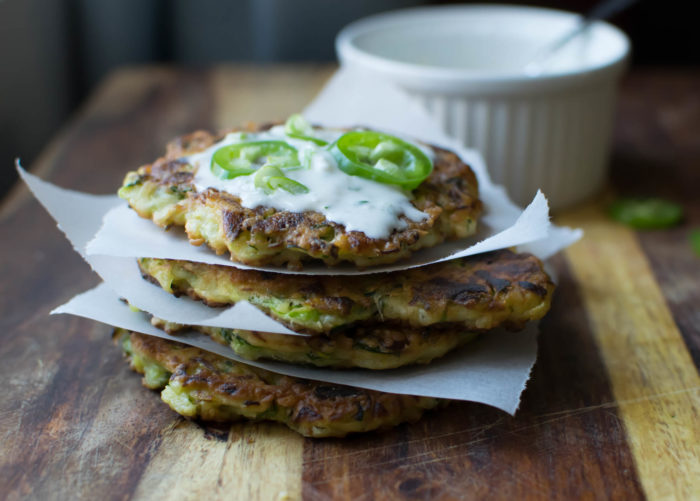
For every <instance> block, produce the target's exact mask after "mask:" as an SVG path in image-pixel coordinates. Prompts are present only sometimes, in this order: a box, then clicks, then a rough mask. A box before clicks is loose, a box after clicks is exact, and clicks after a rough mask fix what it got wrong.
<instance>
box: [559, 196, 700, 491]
mask: <svg viewBox="0 0 700 501" xmlns="http://www.w3.org/2000/svg"><path fill="white" fill-rule="evenodd" d="M563 221H564V222H565V223H566V224H571V225H574V226H578V227H581V228H583V229H584V231H585V232H586V238H585V239H583V240H582V241H581V242H579V243H577V244H576V245H574V246H572V247H571V248H570V249H567V251H566V256H567V257H568V258H569V260H570V262H571V267H572V270H573V272H574V275H575V277H576V279H577V281H578V283H580V284H581V288H582V295H583V299H584V301H585V304H586V309H587V311H588V314H589V320H590V322H591V325H592V332H593V334H594V336H595V339H596V341H597V343H598V344H599V346H600V351H601V353H602V355H603V359H604V361H605V367H606V370H607V372H608V377H609V379H610V382H611V385H612V388H613V394H614V396H615V399H616V401H617V402H618V405H619V406H620V414H621V416H622V419H623V422H624V425H625V428H626V430H627V433H628V436H629V443H630V445H631V447H632V450H633V453H634V456H635V462H636V464H637V468H638V470H639V474H640V480H641V482H642V484H643V485H644V490H645V492H646V493H647V495H649V496H650V497H651V498H654V499H659V498H674V499H691V497H692V496H693V495H695V494H697V493H700V462H699V461H698V454H699V453H700V426H698V423H699V422H700V421H699V420H698V418H699V417H700V377H698V373H697V370H696V368H695V366H694V365H693V361H692V359H691V357H690V354H689V352H688V349H687V347H686V345H685V342H684V341H683V337H682V336H681V334H680V332H679V330H678V328H677V327H676V324H675V322H674V321H673V318H672V315H671V313H670V311H669V309H668V308H667V306H666V304H665V301H664V297H663V295H662V293H661V291H660V289H659V286H658V285H657V283H656V281H655V279H654V276H653V273H652V271H651V268H650V266H649V263H648V261H647V259H646V258H645V256H644V254H643V252H642V250H641V249H640V247H639V244H638V241H637V239H636V237H635V235H634V233H633V232H632V231H631V230H629V229H627V228H624V227H622V226H621V225H618V224H615V223H614V222H612V221H610V220H609V219H608V218H607V217H606V216H605V214H604V212H603V210H602V208H601V206H600V205H592V206H590V207H586V208H584V209H581V210H579V211H577V212H576V213H575V214H571V215H569V216H568V217H566V218H563ZM670 477H677V479H676V481H675V482H669V481H668V478H670Z"/></svg>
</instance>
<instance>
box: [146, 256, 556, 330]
mask: <svg viewBox="0 0 700 501" xmlns="http://www.w3.org/2000/svg"><path fill="white" fill-rule="evenodd" d="M139 265H140V267H141V271H142V273H143V274H144V277H145V278H147V279H148V280H151V281H153V282H155V283H156V284H158V285H160V286H161V287H162V288H163V289H164V290H166V291H167V292H170V293H173V294H175V295H182V294H187V295H189V296H191V297H193V298H195V299H201V300H202V301H204V302H205V303H207V304H208V305H210V306H223V305H229V304H233V303H235V302H237V301H242V300H245V301H248V302H250V303H251V304H253V305H255V306H257V307H258V308H260V309H261V310H263V311H264V312H265V313H267V314H268V315H270V316H271V317H273V318H275V319H276V320H278V321H280V322H282V323H284V324H286V325H288V326H289V327H290V328H291V329H294V330H296V331H299V332H308V333H311V334H317V333H329V332H331V331H333V330H334V329H338V328H340V327H347V326H350V325H352V324H355V323H358V322H371V323H373V324H377V323H379V322H394V323H401V324H404V325H408V326H411V327H414V328H419V327H426V326H435V325H443V326H445V325H446V324H459V328H460V330H469V331H472V330H486V329H492V328H495V327H499V326H504V327H507V328H511V329H517V328H521V327H522V326H523V325H524V324H525V323H526V322H528V321H530V320H537V319H539V318H541V317H542V316H544V314H545V313H546V312H547V311H548V310H549V306H550V303H551V297H552V292H553V290H554V284H553V283H552V281H551V280H550V278H549V276H548V275H547V273H545V271H544V270H543V269H542V263H541V262H540V261H539V259H537V258H536V257H535V256H532V255H530V254H516V253H513V252H512V251H509V250H502V251H496V252H490V253H487V254H479V255H476V256H470V257H467V258H463V259H457V260H453V261H446V262H443V263H438V264H434V265H431V266H425V267H422V268H413V269H410V270H406V271H402V272H396V273H383V274H376V275H354V276H327V275H324V276H308V275H287V274H278V273H268V272H260V271H255V270H240V269H237V268H233V267H230V266H217V265H209V264H203V263H193V262H189V261H174V260H165V259H150V258H149V259H145V258H144V259H140V260H139ZM450 327H451V328H452V329H454V328H455V327H456V326H455V325H451V326H450Z"/></svg>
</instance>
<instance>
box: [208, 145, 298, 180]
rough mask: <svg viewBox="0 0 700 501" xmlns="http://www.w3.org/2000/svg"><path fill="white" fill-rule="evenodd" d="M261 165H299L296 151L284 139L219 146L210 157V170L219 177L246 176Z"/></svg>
mask: <svg viewBox="0 0 700 501" xmlns="http://www.w3.org/2000/svg"><path fill="white" fill-rule="evenodd" d="M263 165H274V166H277V167H292V166H295V165H299V157H298V152H297V150H296V148H294V147H293V146H290V145H288V144H287V143H285V142H284V141H249V142H244V143H236V144H230V145H228V146H224V147H222V148H219V149H218V150H216V151H215V152H214V155H212V158H211V171H212V172H213V173H214V174H215V175H216V176H217V177H219V178H221V179H233V178H235V177H238V176H247V175H249V174H252V173H253V172H255V171H257V170H258V169H259V168H260V167H261V166H263Z"/></svg>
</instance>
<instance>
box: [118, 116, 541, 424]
mask: <svg viewBox="0 0 700 501" xmlns="http://www.w3.org/2000/svg"><path fill="white" fill-rule="evenodd" d="M258 130H259V129H258ZM219 139H220V138H218V137H214V136H212V135H210V134H208V133H204V132H197V133H194V134H191V135H189V136H185V137H183V138H180V139H178V140H176V141H175V142H173V143H171V144H170V145H169V147H168V150H167V154H166V156H164V157H163V158H160V159H159V160H157V161H156V162H155V163H153V164H151V165H146V166H144V167H141V168H140V169H138V170H137V171H135V172H130V173H129V174H128V175H127V176H126V179H125V181H124V185H123V186H122V188H121V190H120V192H119V194H120V196H121V197H122V198H125V199H126V200H127V201H128V202H129V204H130V206H131V207H132V208H133V209H135V210H136V211H137V212H138V213H139V214H140V215H141V216H142V217H145V218H149V219H152V220H153V221H154V222H155V223H157V224H158V225H160V226H162V227H165V228H168V227H170V226H182V227H184V229H185V231H186V233H187V235H188V236H189V238H190V242H191V243H193V244H195V245H201V244H206V245H208V246H209V247H211V248H212V249H213V250H214V251H216V252H217V253H224V252H226V253H229V254H230V256H231V259H232V260H233V261H236V262H242V263H245V264H248V265H263V264H264V265H277V266H281V265H286V266H288V267H290V268H297V269H298V268H301V267H302V266H303V264H304V263H305V262H307V261H317V262H318V261H319V260H320V261H323V262H325V263H326V264H328V265H336V264H338V263H341V262H351V263H354V264H356V265H358V266H364V267H367V266H372V265H379V264H386V263H390V262H396V261H399V260H400V259H403V258H405V257H407V256H408V255H410V254H411V253H412V252H413V251H415V250H417V249H419V248H422V247H428V246H433V245H436V244H439V243H440V242H442V241H444V240H445V239H455V238H464V237H466V236H469V235H471V234H473V233H474V232H475V231H476V225H477V223H476V221H477V219H478V217H479V215H480V213H481V203H480V201H479V199H478V187H477V182H476V178H475V176H474V174H473V172H472V171H471V169H470V168H469V167H468V166H467V165H466V164H464V163H463V162H461V160H460V159H459V158H458V157H457V156H456V155H454V154H453V153H451V152H448V151H446V150H442V149H438V148H432V152H433V156H432V158H433V170H432V172H431V174H430V175H429V177H428V178H427V179H426V180H425V181H423V182H422V183H421V184H420V185H419V186H418V187H417V188H415V189H414V190H413V191H412V193H411V194H412V203H413V205H414V206H415V207H416V208H418V209H419V210H421V211H422V212H424V213H425V214H427V215H428V217H427V218H425V219H424V220H422V221H420V222H412V221H408V220H407V222H406V224H405V228H404V229H401V230H396V231H394V232H393V233H392V234H391V235H390V237H389V238H387V239H375V238H369V237H367V236H366V235H365V234H364V233H361V232H358V231H352V232H347V231H346V230H345V228H344V227H343V226H342V225H339V224H337V223H334V222H332V221H328V220H327V219H326V218H325V217H324V216H323V215H322V214H320V213H319V212H303V213H295V212H288V211H283V210H275V209H273V208H270V207H257V208H255V209H250V208H245V207H243V206H242V205H241V201H240V199H239V198H238V197H236V196H235V195H232V194H229V193H226V192H223V191H219V190H216V189H213V188H208V189H206V190H198V189H197V187H196V186H195V183H194V182H193V178H194V175H195V174H196V170H195V169H194V168H193V167H192V166H191V165H189V164H188V163H187V162H186V161H183V158H185V157H187V156H188V155H191V154H193V153H196V152H199V151H202V150H204V149H206V148H208V147H210V146H211V145H213V144H215V143H216V142H217V141H218V140H219ZM139 266H140V268H141V271H142V274H143V277H144V278H145V279H147V280H149V281H151V282H153V283H154V284H156V285H158V286H160V287H162V288H163V289H164V290H165V291H167V292H169V293H172V294H174V295H177V296H179V295H188V296H190V297H192V298H194V299H197V300H201V301H203V302H205V303H206V304H207V305H208V306H210V307H212V308H218V307H226V306H229V305H232V304H234V303H236V302H238V301H243V300H245V301H248V302H249V303H251V304H253V305H254V306H256V307H258V308H259V309H261V310H262V311H264V312H265V313H266V314H268V315H269V316H271V317H272V318H274V319H275V320H277V321H279V322H281V323H283V324H285V325H286V326H287V327H289V328H290V329H292V330H295V331H297V332H299V333H303V334H305V336H293V335H285V334H272V333H267V332H256V331H248V330H240V329H235V328H231V329H223V328H213V327H205V326H184V325H180V324H173V323H171V322H168V321H166V320H162V319H158V318H153V319H152V323H153V324H154V325H156V326H158V327H160V328H162V329H163V330H165V331H167V332H169V333H174V332H177V331H179V330H182V329H185V328H187V329H195V330H197V331H200V332H201V333H203V334H205V335H208V336H210V337H211V338H212V339H214V340H216V341H218V342H220V343H222V344H225V345H228V346H230V347H231V348H232V349H233V350H234V351H235V352H236V353H237V354H238V355H239V356H241V357H243V358H246V359H249V360H258V359H269V360H277V361H282V362H287V363H292V364H304V365H308V366H316V367H328V368H355V367H357V368H363V369H372V370H380V369H392V368H396V367H400V366H403V365H408V364H427V363H429V362H431V361H432V360H434V359H435V358H438V357H441V356H443V355H445V354H446V353H447V352H449V351H450V350H452V349H454V348H456V347H458V346H460V345H462V344H464V343H466V342H468V341H471V340H472V339H474V338H475V337H476V336H478V335H480V334H483V335H488V331H489V330H491V329H494V328H497V327H506V328H508V329H520V328H522V327H523V326H524V325H525V323H526V322H528V321H532V320H537V319H539V318H541V317H542V316H543V315H544V314H545V313H546V312H547V310H548V309H549V305H550V301H551V296H552V292H553V289H554V286H553V284H552V282H551V280H550V279H549V277H548V276H547V274H546V273H545V272H544V271H543V269H542V264H541V262H540V261H539V260H538V259H537V258H536V257H534V256H532V255H527V254H516V253H513V252H511V251H509V250H502V251H497V252H492V253H488V254H481V255H477V256H473V257H469V258H463V259H457V260H452V261H446V262H441V263H438V264H433V265H429V266H425V267H420V268H413V269H410V270H406V271H400V272H393V273H377V274H369V275H350V276H333V275H303V274H282V273H270V272H263V271H256V270H250V269H246V270H243V269H238V268H235V267H230V266H217V265H209V264H203V263H195V262H188V261H174V260H167V259H153V258H142V259H139ZM116 337H117V338H118V339H119V340H120V342H121V345H122V347H123V349H124V351H125V353H126V354H127V355H128V356H129V357H130V359H131V366H132V368H134V369H135V370H137V371H138V372H141V373H143V374H144V384H145V385H146V386H148V387H150V388H154V389H156V388H157V389H162V393H161V396H162V398H163V400H164V401H166V402H167V403H168V404H169V405H170V406H171V407H172V408H173V409H174V410H175V411H176V412H178V413H180V414H182V415H185V416H188V417H192V418H201V419H204V420H215V421H229V420H233V419H237V418H241V417H242V418H247V419H258V420H260V419H268V420H275V421H279V422H283V423H285V424H287V425H288V426H289V427H290V428H292V429H294V430H296V431H298V432H299V433H301V434H303V435H305V436H314V437H321V436H343V435H345V434H347V433H350V432H360V431H369V430H373V429H377V428H385V427H390V426H394V425H397V424H399V423H401V422H405V421H414V420H416V419H418V418H419V417H420V416H421V415H422V413H423V412H424V411H425V410H427V409H431V408H434V407H436V406H438V405H440V404H442V403H444V402H441V401H439V400H438V399H434V398H427V397H416V396H406V395H394V394H387V393H380V392H377V391H371V390H365V389H358V388H352V387H347V386H338V385H332V384H328V383H321V382H317V381H310V380H303V379H298V378H292V377H288V376H281V375H278V374H274V373H272V372H269V371H266V370H262V369H258V368H253V367H251V366H248V365H245V364H241V363H238V362H234V361H232V360H229V359H226V358H224V357H221V356H218V355H214V354H212V353H207V352H204V351H202V350H200V349H198V348H193V347H188V346H185V345H181V344H178V343H174V342H170V341H166V340H163V339H159V338H153V337H150V336H145V335H142V334H138V333H130V332H126V331H117V333H116Z"/></svg>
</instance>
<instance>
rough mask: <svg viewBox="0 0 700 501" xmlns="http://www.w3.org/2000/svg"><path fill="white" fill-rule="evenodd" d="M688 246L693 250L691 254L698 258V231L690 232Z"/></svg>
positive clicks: (699, 236) (699, 239)
mask: <svg viewBox="0 0 700 501" xmlns="http://www.w3.org/2000/svg"><path fill="white" fill-rule="evenodd" d="M690 246H691V247H692V248H693V252H695V254H697V255H698V256H699V257H700V229H695V230H693V231H691V232H690Z"/></svg>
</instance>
